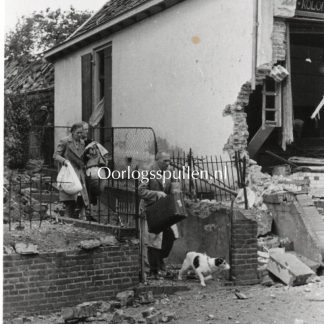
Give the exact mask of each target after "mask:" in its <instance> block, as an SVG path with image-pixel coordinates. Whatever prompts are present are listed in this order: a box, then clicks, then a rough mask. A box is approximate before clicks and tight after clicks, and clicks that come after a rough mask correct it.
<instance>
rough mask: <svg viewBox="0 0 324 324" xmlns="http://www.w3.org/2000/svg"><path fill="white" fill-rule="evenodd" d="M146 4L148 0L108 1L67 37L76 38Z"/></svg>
mask: <svg viewBox="0 0 324 324" xmlns="http://www.w3.org/2000/svg"><path fill="white" fill-rule="evenodd" d="M146 2H150V0H110V1H108V2H107V3H106V4H105V5H104V6H103V7H102V8H101V9H100V10H99V11H98V12H97V13H95V14H94V15H93V16H92V17H90V18H89V19H88V20H87V21H86V22H85V24H83V25H82V26H80V27H79V28H78V29H77V30H76V31H75V32H74V33H73V34H72V35H71V37H69V39H71V38H75V37H78V36H79V35H81V34H83V33H86V32H88V31H89V30H92V29H94V28H97V27H98V26H101V25H104V24H105V23H107V22H109V21H111V20H112V19H114V18H116V17H118V16H120V15H122V14H124V13H126V12H128V11H131V10H133V9H135V8H136V7H138V6H140V5H142V4H144V3H146Z"/></svg>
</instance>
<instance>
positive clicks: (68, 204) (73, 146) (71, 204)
mask: <svg viewBox="0 0 324 324" xmlns="http://www.w3.org/2000/svg"><path fill="white" fill-rule="evenodd" d="M82 136H83V124H82V123H76V124H74V125H72V127H71V135H69V136H68V137H65V138H63V139H62V140H60V142H59V144H58V145H57V148H56V151H55V153H54V155H53V158H54V160H56V161H58V162H59V163H60V164H61V165H65V166H67V164H68V163H69V162H70V164H71V165H72V166H73V169H74V171H75V172H76V174H77V175H78V177H79V179H80V181H81V184H82V191H81V192H80V193H79V194H75V195H68V194H66V193H65V192H64V191H60V194H59V197H60V201H63V202H64V204H65V216H68V217H72V218H78V217H79V215H78V214H79V212H80V211H81V217H82V218H85V208H86V207H88V205H89V198H88V193H87V189H86V185H85V183H86V181H85V173H84V163H83V152H84V148H85V147H84V140H83V138H82Z"/></svg>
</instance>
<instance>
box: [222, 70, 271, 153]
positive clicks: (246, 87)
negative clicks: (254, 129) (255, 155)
mask: <svg viewBox="0 0 324 324" xmlns="http://www.w3.org/2000/svg"><path fill="white" fill-rule="evenodd" d="M270 70H271V65H268V64H265V65H262V66H260V67H259V68H258V69H257V71H256V84H257V85H260V84H262V83H263V80H264V79H265V78H266V76H267V75H268V74H269V73H270ZM251 93H252V89H251V82H246V83H244V84H243V85H242V87H241V90H240V92H239V94H238V96H237V100H236V102H235V103H234V104H232V105H227V106H226V107H225V109H224V112H223V116H228V115H231V116H232V118H233V121H234V125H233V133H232V134H231V135H230V137H229V138H228V140H227V143H226V144H225V146H224V151H227V152H228V153H229V155H230V156H233V155H234V152H235V151H239V152H243V153H245V154H246V153H247V152H246V148H247V140H248V137H249V131H248V125H247V122H246V116H247V114H246V112H244V110H245V107H246V106H247V105H248V104H249V98H250V95H251Z"/></svg>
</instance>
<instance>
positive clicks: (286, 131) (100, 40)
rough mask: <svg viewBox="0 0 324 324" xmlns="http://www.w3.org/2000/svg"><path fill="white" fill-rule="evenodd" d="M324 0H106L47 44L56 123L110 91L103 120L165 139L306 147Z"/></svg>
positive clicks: (316, 92) (321, 57) (318, 132)
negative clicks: (53, 44) (57, 40)
mask: <svg viewBox="0 0 324 324" xmlns="http://www.w3.org/2000/svg"><path fill="white" fill-rule="evenodd" d="M323 8H324V5H323V1H294V0H292V1H284V0H282V1H278V0H276V1H275V0H273V1H264V0H254V1H252V0H251V1H235V2H234V1H223V0H219V1H213V0H206V1H203V2H201V1H200V2H198V1H195V0H186V1H177V0H160V1H148V0H141V1H117V0H116V1H115V0H112V1H110V2H107V4H105V5H104V6H103V7H102V8H101V9H100V10H99V11H98V12H96V13H95V14H94V15H93V16H92V17H91V18H89V20H88V21H86V22H85V23H84V24H83V25H82V26H81V27H79V28H78V29H77V30H76V31H75V32H74V33H73V34H72V35H71V36H70V37H69V38H68V39H67V40H66V41H65V42H63V43H61V44H59V45H58V46H56V47H54V48H52V49H51V50H50V51H48V52H47V53H46V55H45V57H46V58H47V60H49V61H50V62H53V63H54V66H55V125H58V126H63V125H71V124H73V123H74V122H75V121H77V120H81V119H82V120H85V121H87V120H89V117H90V115H91V113H92V112H93V110H94V109H95V107H96V106H97V105H98V103H99V102H100V101H101V99H103V101H104V118H103V122H102V124H101V125H102V126H104V127H118V126H122V127H125V126H131V127H134V126H135V127H136V126H149V127H152V128H153V129H154V131H155V132H156V134H157V135H158V137H159V138H161V139H163V140H164V142H165V143H167V145H168V146H169V147H170V148H172V147H175V146H177V147H180V148H182V149H184V150H188V149H189V148H190V147H191V148H192V149H193V151H194V152H196V153H197V154H217V155H219V154H223V152H224V151H223V150H225V151H227V152H229V153H231V152H232V151H233V150H241V151H242V150H243V151H244V150H246V149H247V150H248V152H249V153H250V156H251V157H253V158H255V159H257V160H258V162H261V163H264V164H267V162H268V161H269V156H264V154H262V150H261V148H262V147H263V148H264V145H266V146H268V147H272V149H273V146H275V149H273V150H275V151H276V152H278V149H279V150H280V149H283V150H286V149H287V145H289V144H292V143H293V144H294V143H295V144H296V143H297V142H298V145H295V147H297V146H298V149H299V150H303V153H304V150H307V148H308V147H309V145H310V143H311V144H312V145H315V144H316V145H317V146H320V143H321V142H320V138H321V136H323V120H324V118H319V117H320V116H321V115H323V110H321V109H319V110H318V111H317V113H316V116H317V117H318V118H314V119H312V118H310V117H311V115H312V114H313V112H314V111H315V108H316V107H317V106H318V104H319V103H320V102H321V100H322V97H323V88H324V76H323V64H324V63H323V62H324V54H323V51H324V48H323V44H324V39H323V37H324V36H323V33H324V25H323V24H324V21H323V17H324V9H323ZM242 17H244V19H242ZM228 115H229V116H230V117H227V116H228ZM231 117H232V118H231ZM294 125H295V128H294ZM294 129H295V134H294ZM59 137H60V135H59V134H58V133H57V136H56V140H57V138H59ZM310 138H312V139H314V138H315V140H310ZM104 141H105V143H104V144H105V145H108V146H109V141H110V139H109V134H107V136H105V139H104Z"/></svg>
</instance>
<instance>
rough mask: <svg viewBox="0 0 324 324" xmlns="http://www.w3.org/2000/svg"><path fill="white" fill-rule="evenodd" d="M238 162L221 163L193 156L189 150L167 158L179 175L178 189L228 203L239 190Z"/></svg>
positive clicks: (220, 159) (206, 157)
mask: <svg viewBox="0 0 324 324" xmlns="http://www.w3.org/2000/svg"><path fill="white" fill-rule="evenodd" d="M240 164H241V161H240V159H239V158H238V159H234V160H230V161H225V160H223V159H222V157H221V156H220V157H216V156H194V155H193V153H192V151H191V150H190V151H189V153H188V154H186V153H185V152H183V153H182V154H180V153H178V154H177V155H174V154H173V155H172V156H171V166H172V167H173V169H174V170H176V171H177V172H178V173H182V174H181V177H182V178H183V179H184V180H183V181H182V190H183V191H184V192H186V193H188V194H189V196H191V197H197V198H199V199H216V200H221V201H224V200H232V199H233V196H236V195H237V190H238V188H239V187H240V184H239V179H240V178H239V173H238V165H240Z"/></svg>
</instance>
